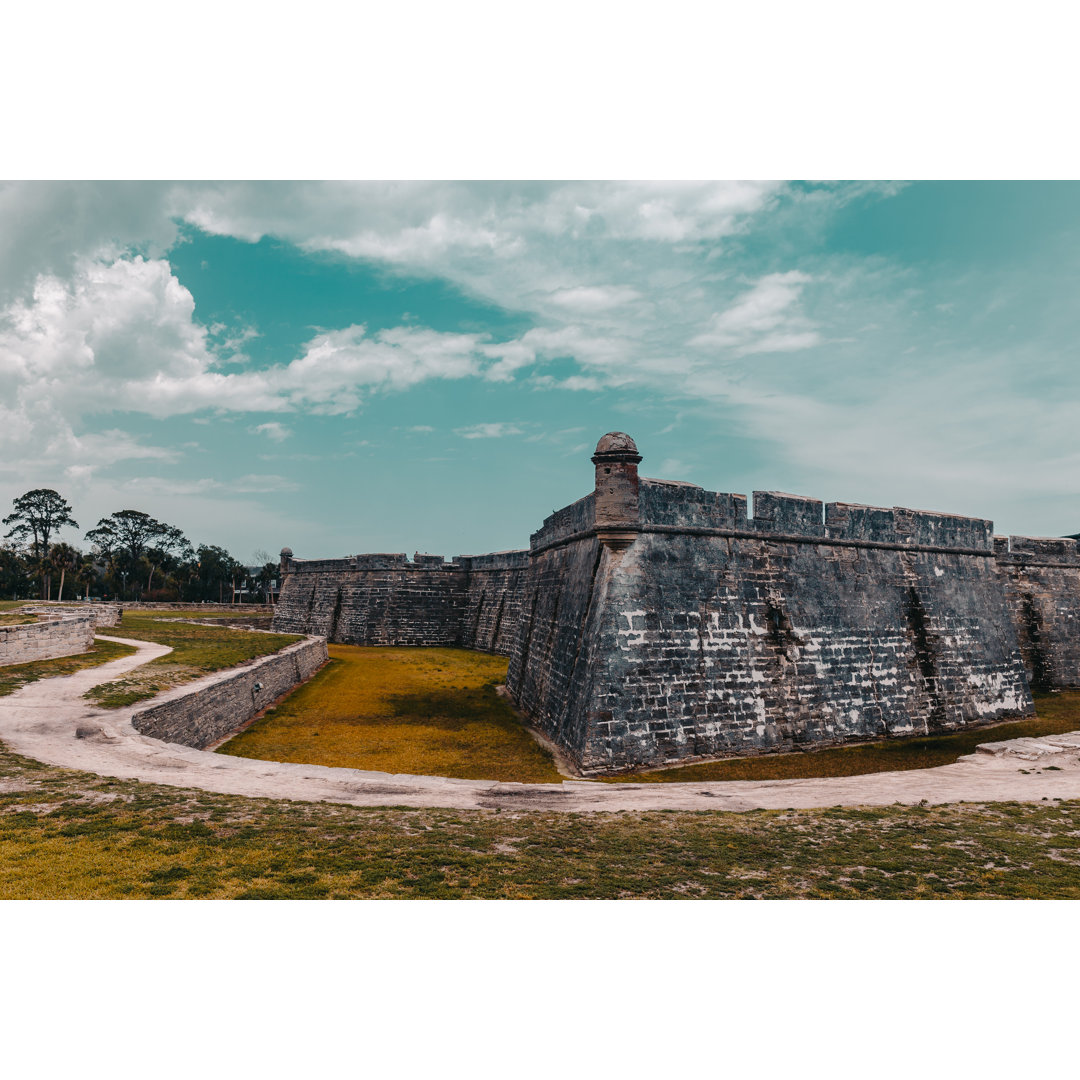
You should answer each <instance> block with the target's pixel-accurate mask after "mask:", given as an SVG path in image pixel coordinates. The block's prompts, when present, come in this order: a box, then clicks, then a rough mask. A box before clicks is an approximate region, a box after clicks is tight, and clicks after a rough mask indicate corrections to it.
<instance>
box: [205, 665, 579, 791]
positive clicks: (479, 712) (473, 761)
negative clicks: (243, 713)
mask: <svg viewBox="0 0 1080 1080" xmlns="http://www.w3.org/2000/svg"><path fill="white" fill-rule="evenodd" d="M329 651H330V656H331V658H332V662H331V663H330V664H329V665H328V666H327V667H326V668H324V669H323V670H322V671H321V672H320V673H319V674H318V675H316V676H315V677H314V678H313V679H312V680H311V681H310V682H308V683H307V684H305V685H304V686H301V687H299V688H298V689H297V690H296V691H294V692H293V693H292V694H290V695H289V696H288V697H287V698H286V699H285V700H284V701H283V702H281V703H280V704H279V705H278V706H277V707H276V708H275V709H273V711H271V712H268V713H267V714H266V715H265V716H263V717H262V718H260V719H259V720H256V721H255V723H254V724H253V725H252V726H251V727H250V728H248V729H247V731H244V732H242V733H241V734H239V735H237V736H236V737H235V738H233V739H231V740H230V741H229V742H227V743H226V744H225V745H224V746H223V747H221V749H220V750H219V751H218V752H219V753H223V754H233V755H235V756H237V757H249V758H267V759H270V760H272V761H293V762H299V763H302V764H307V765H338V766H345V767H347V768H353V769H375V770H377V771H380V772H391V773H396V772H407V773H427V774H431V775H438V776H454V777H459V778H462V779H466V780H522V781H525V782H527V783H558V782H559V781H560V780H561V779H562V777H561V776H560V775H559V772H558V771H557V770H556V768H555V766H554V764H553V762H552V759H551V755H550V754H549V753H548V752H547V751H546V750H544V749H543V748H542V747H541V746H540V745H539V744H538V743H537V742H536V741H535V740H534V739H533V738H532V736H530V735H529V733H528V732H527V731H526V730H525V729H524V728H523V727H522V726H521V724H520V723H519V722H518V720H517V718H516V716H515V715H514V712H513V710H512V709H511V708H510V707H509V706H508V705H507V704H506V703H505V702H504V701H503V700H502V699H501V698H499V697H498V696H497V695H496V693H495V684H496V683H500V682H502V681H503V680H504V679H505V678H506V663H507V662H506V659H505V658H504V657H501V656H491V655H489V654H487V653H478V652H471V651H469V650H466V649H384V648H370V647H366V646H359V645H330V647H329Z"/></svg>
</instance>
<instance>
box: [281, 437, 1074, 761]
mask: <svg viewBox="0 0 1080 1080" xmlns="http://www.w3.org/2000/svg"><path fill="white" fill-rule="evenodd" d="M640 460H641V459H640V455H638V453H637V448H636V446H635V445H634V443H633V440H632V439H630V438H629V436H626V435H625V434H623V433H611V434H609V435H606V436H604V438H603V439H601V440H600V443H599V444H598V446H597V449H596V454H595V455H594V457H593V458H592V461H593V464H594V466H595V485H594V490H593V491H592V492H590V493H589V494H588V495H586V496H585V497H584V498H582V499H579V500H578V501H577V502H575V503H572V504H571V505H569V506H567V507H564V508H563V509H562V510H559V511H556V512H555V513H553V514H551V515H550V516H549V517H548V518H547V519H546V520H545V521H544V523H543V525H542V527H541V528H540V529H539V530H538V531H537V532H535V533H534V534H533V535H532V537H531V542H530V550H529V551H528V552H508V553H501V554H498V555H491V556H472V557H462V558H458V559H455V560H454V561H453V562H452V563H449V564H447V563H444V562H443V561H442V560H441V559H439V558H435V557H431V556H417V557H416V558H415V559H414V560H413V561H412V562H409V560H407V559H406V558H405V556H404V555H369V556H355V557H353V558H351V559H338V560H320V561H308V562H300V561H297V560H294V559H292V553H291V552H290V551H288V549H286V550H285V551H283V552H282V572H283V577H284V579H285V581H284V587H283V590H282V594H281V602H280V604H279V606H278V609H277V614H276V617H275V621H274V627H275V629H278V630H292V631H294V632H296V631H302V632H309V633H312V632H313V633H323V634H326V635H327V636H329V637H330V638H331V640H335V641H355V642H358V643H364V644H399V645H400V644H416V645H462V646H466V647H472V648H480V649H485V650H490V651H492V652H498V653H502V654H504V655H508V656H509V657H510V664H509V671H508V675H507V686H508V689H509V691H510V694H511V696H512V698H513V699H514V700H515V701H516V702H517V704H518V705H519V707H520V708H521V710H522V712H523V714H524V715H525V716H526V717H527V718H528V719H529V720H530V721H532V722H533V723H535V724H536V725H537V726H538V727H539V728H540V729H542V730H543V731H544V732H545V733H547V734H548V735H549V736H550V737H552V738H553V739H554V740H555V741H556V742H558V743H559V744H560V745H561V746H562V747H563V748H564V749H565V750H566V751H567V752H568V754H569V755H570V756H571V757H572V758H574V759H575V760H576V761H577V763H578V764H579V765H580V766H581V767H582V768H583V769H584V770H585V771H591V772H609V771H617V770H619V769H623V768H628V767H633V766H637V765H659V764H663V763H675V762H680V761H685V760H688V759H694V758H708V757H715V756H720V755H731V754H754V753H762V752H768V751H779V750H789V749H793V748H799V747H809V746H815V745H828V744H831V743H840V742H844V741H848V740H866V739H874V738H887V737H895V736H903V735H912V734H919V733H929V732H944V731H953V730H957V729H960V728H964V727H967V726H970V725H975V724H982V723H989V722H991V721H994V720H999V719H1002V718H1004V717H1006V716H1010V715H1028V714H1030V713H1031V712H1032V711H1033V703H1032V698H1031V691H1030V686H1031V685H1035V686H1036V687H1040V686H1080V634H1078V628H1080V555H1078V553H1077V546H1076V542H1075V541H1042V540H1031V539H1025V538H1021V537H1013V538H1012V540H1011V542H1010V541H1006V540H1001V539H1000V538H999V539H997V540H995V538H994V537H993V526H992V523H991V522H990V521H987V520H984V519H981V518H965V517H957V516H953V515H948V514H936V513H928V512H923V511H917V510H909V509H905V508H902V507H891V508H889V507H868V506H859V505H854V504H848V503H829V504H827V505H825V504H823V503H822V502H821V501H819V500H816V499H810V498H806V497H803V496H797V495H787V494H784V493H782V492H768V491H762V492H755V493H754V499H753V516H752V517H751V516H749V514H748V506H747V499H746V497H745V496H744V495H737V494H731V493H723V492H714V491H706V490H704V489H702V488H700V487H697V486H695V485H692V484H685V483H677V482H667V481H659V480H649V479H646V478H643V477H639V476H638V474H637V463H638V462H639V461H640Z"/></svg>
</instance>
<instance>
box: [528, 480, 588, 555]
mask: <svg viewBox="0 0 1080 1080" xmlns="http://www.w3.org/2000/svg"><path fill="white" fill-rule="evenodd" d="M595 525H596V499H595V497H594V495H593V493H592V492H591V491H590V492H589V494H588V495H586V496H584V498H581V499H578V501H577V502H575V503H571V504H570V505H569V506H564V507H563V508H562V509H561V510H556V511H555V513H553V514H550V515H548V517H546V518H544V524H543V525H541V526H540V528H539V529H538V530H537V531H536V532H534V533H533V534H532V536H531V537H530V538H529V547H530V549H531V550H533V551H536V550H537V548H542V547H545V546H546V545H548V544H556V543H559V542H560V541H563V540H566V539H568V538H569V537H571V536H577V535H579V534H581V533H583V532H585V531H586V530H588V529H591V528H593V527H594V526H595Z"/></svg>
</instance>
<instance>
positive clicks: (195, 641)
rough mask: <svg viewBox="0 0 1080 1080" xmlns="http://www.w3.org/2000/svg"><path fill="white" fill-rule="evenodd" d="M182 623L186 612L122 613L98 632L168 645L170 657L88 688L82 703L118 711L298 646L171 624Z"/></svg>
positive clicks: (284, 638) (290, 638) (287, 640)
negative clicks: (210, 674) (169, 690)
mask: <svg viewBox="0 0 1080 1080" xmlns="http://www.w3.org/2000/svg"><path fill="white" fill-rule="evenodd" d="M186 618H190V614H189V613H188V612H186V611H153V612H148V611H138V612H125V613H124V617H123V619H122V620H121V622H120V624H119V625H117V626H115V627H110V628H109V629H108V630H106V631H104V632H105V633H107V634H112V635H114V636H116V637H126V638H134V639H136V640H138V641H155V642H158V643H159V644H162V645H169V646H171V647H172V649H173V652H171V653H170V654H169V655H168V656H163V657H160V658H159V659H157V660H151V661H150V663H148V664H144V665H142V666H141V667H139V668H137V669H136V670H135V671H133V672H131V673H130V674H129V675H127V676H126V677H124V678H122V679H117V680H116V681H114V682H110V683H105V684H103V685H102V686H96V687H94V688H93V689H92V690H90V691H88V692H87V694H86V697H87V699H88V700H90V701H92V702H94V704H95V705H101V706H103V707H104V708H109V709H118V708H122V707H123V706H125V705H132V704H134V703H135V702H137V701H143V700H145V699H146V698H151V697H153V696H154V695H155V694H157V693H160V692H161V691H163V690H168V689H170V688H171V687H173V686H179V685H180V684H182V683H185V682H190V681H191V680H192V679H198V678H200V677H201V676H203V675H206V674H209V673H210V672H212V671H221V670H222V669H223V668H229V667H235V666H236V665H237V664H241V663H243V662H244V661H247V660H254V659H256V658H257V657H260V656H266V655H268V654H269V653H274V652H277V651H278V650H279V649H283V648H285V646H286V645H291V644H293V643H294V642H296V641H300V640H301V637H300V636H299V635H296V634H257V633H250V632H248V631H246V630H230V629H228V628H226V627H218V626H195V625H192V624H191V623H187V622H177V621H175V620H177V619H186Z"/></svg>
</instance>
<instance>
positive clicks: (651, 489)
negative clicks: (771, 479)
mask: <svg viewBox="0 0 1080 1080" xmlns="http://www.w3.org/2000/svg"><path fill="white" fill-rule="evenodd" d="M638 499H639V508H640V510H639V512H640V517H641V520H642V521H644V522H648V523H649V524H652V525H672V526H674V525H684V526H695V527H705V528H708V527H712V528H721V529H722V528H728V529H745V528H746V496H745V495H728V494H725V493H723V492H718V491H706V490H705V489H704V488H700V487H697V486H695V485H694V484H683V483H677V482H674V481H669V480H648V479H645V478H642V480H641V483H640V486H639V489H638Z"/></svg>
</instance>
